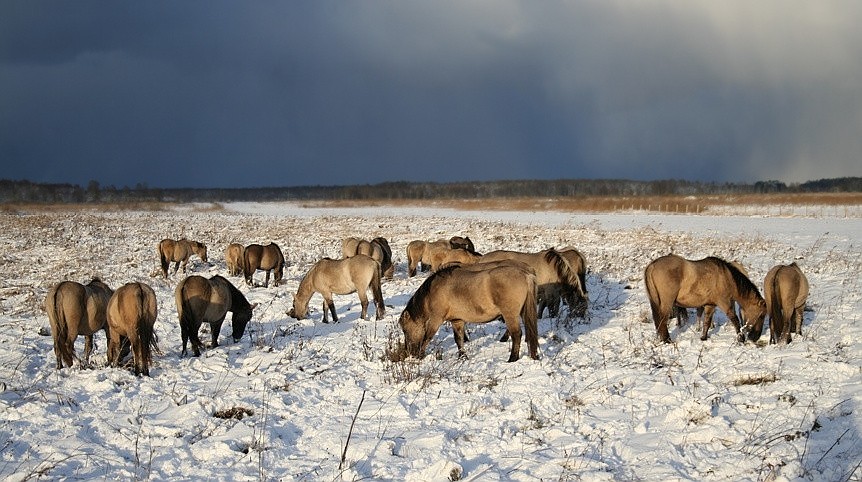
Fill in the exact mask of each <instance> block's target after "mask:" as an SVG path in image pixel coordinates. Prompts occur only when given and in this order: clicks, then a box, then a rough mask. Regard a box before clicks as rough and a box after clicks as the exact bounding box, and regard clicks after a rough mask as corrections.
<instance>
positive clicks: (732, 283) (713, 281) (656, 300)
mask: <svg viewBox="0 0 862 482" xmlns="http://www.w3.org/2000/svg"><path fill="white" fill-rule="evenodd" d="M644 282H645V284H646V292H647V297H648V298H649V303H650V308H651V310H652V316H653V322H654V323H655V329H656V332H657V333H658V336H659V339H660V340H661V341H663V342H665V343H670V341H671V340H670V334H669V333H668V328H667V324H668V318H670V316H671V314H672V313H673V312H674V306H679V307H683V308H697V307H701V306H702V307H704V308H710V309H714V308H715V307H718V308H719V309H720V310H721V311H723V312H724V314H725V315H726V316H727V317H728V319H730V322H731V323H732V324H733V327H734V329H736V332H737V334H738V335H739V341H740V342H743V341H745V338H746V336H747V337H748V339H749V340H752V341H756V340H757V338H758V337H759V336H760V329H762V327H763V318H764V317H765V315H766V303H765V302H764V300H763V297H762V296H760V292H759V291H757V287H756V286H754V283H752V282H751V280H749V279H748V277H747V276H745V275H744V274H743V273H742V272H741V271H740V270H739V269H738V268H736V267H735V266H733V265H732V264H731V263H728V262H727V261H725V260H723V259H720V258H716V257H709V258H705V259H701V260H698V261H690V260H687V259H684V258H682V257H680V256H677V255H673V254H670V255H666V256H662V257H660V258H658V259H656V260H655V261H652V262H651V263H650V264H648V265H647V267H646V270H645V271H644ZM734 301H735V302H737V303H739V306H740V311H741V314H742V318H743V322H745V323H746V324H745V327H742V328H741V327H740V322H739V318H737V316H736V312H735V310H734V309H733V302H734ZM710 325H711V323H709V322H708V321H707V320H706V319H704V323H703V331H702V333H701V336H700V339H701V340H706V339H707V337H708V334H709V328H710Z"/></svg>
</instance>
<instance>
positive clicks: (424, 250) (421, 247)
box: [407, 236, 479, 278]
mask: <svg viewBox="0 0 862 482" xmlns="http://www.w3.org/2000/svg"><path fill="white" fill-rule="evenodd" d="M444 247H448V248H451V249H458V248H461V249H465V250H467V251H469V252H471V253H473V254H479V253H477V252H476V250H475V249H474V247H473V242H472V241H470V238H468V237H463V238H462V237H461V236H452V237H451V238H449V240H448V241H447V240H445V239H438V240H437V241H422V240H419V239H417V240H415V241H410V243H408V244H407V276H409V277H411V278H412V277H413V276H416V268H417V267H418V266H419V265H421V266H422V271H428V268H430V267H431V258H430V257H431V254H432V252H433V250H434V248H444Z"/></svg>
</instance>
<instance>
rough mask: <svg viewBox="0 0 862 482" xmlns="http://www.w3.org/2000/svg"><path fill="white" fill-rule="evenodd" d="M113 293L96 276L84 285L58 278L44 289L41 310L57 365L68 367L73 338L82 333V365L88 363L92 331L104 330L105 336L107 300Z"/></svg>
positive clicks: (106, 328)
mask: <svg viewBox="0 0 862 482" xmlns="http://www.w3.org/2000/svg"><path fill="white" fill-rule="evenodd" d="M113 293H114V290H112V289H111V288H110V287H109V286H108V285H106V284H105V283H103V282H102V281H101V280H100V279H99V278H93V280H92V281H90V282H89V283H87V284H86V285H82V284H81V283H76V282H74V281H61V282H60V283H57V284H56V285H55V286H54V287H53V288H51V290H50V291H49V292H48V296H47V297H46V298H45V311H46V312H48V320H49V321H50V322H51V334H52V335H53V337H54V355H55V356H56V357H57V368H58V369H59V368H63V364H64V363H65V365H66V366H69V367H71V366H72V362H73V360H75V359H77V356H75V339H77V338H78V335H83V336H84V359H83V361H82V360H79V362H82V363H81V364H82V365H83V366H88V365H89V364H90V354H91V353H92V352H93V334H95V333H96V332H97V331H99V330H105V334H106V336H107V332H108V319H107V309H108V300H110V299H111V295H112V294H113Z"/></svg>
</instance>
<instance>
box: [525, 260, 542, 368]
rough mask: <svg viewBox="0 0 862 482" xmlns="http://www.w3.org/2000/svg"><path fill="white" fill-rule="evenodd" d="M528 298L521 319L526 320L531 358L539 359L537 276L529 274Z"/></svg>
mask: <svg viewBox="0 0 862 482" xmlns="http://www.w3.org/2000/svg"><path fill="white" fill-rule="evenodd" d="M525 278H526V281H527V296H526V298H525V299H524V305H523V306H521V319H523V320H524V331H525V332H526V337H527V346H528V347H529V349H530V356H531V357H533V358H534V359H538V357H539V353H538V348H539V311H538V309H537V307H536V276H535V275H533V274H527V275H526V276H525Z"/></svg>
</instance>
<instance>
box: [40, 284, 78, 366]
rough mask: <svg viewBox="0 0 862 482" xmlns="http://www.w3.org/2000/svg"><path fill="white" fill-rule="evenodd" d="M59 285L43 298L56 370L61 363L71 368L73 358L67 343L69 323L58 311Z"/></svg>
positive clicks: (59, 300) (64, 315) (62, 311)
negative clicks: (49, 325)
mask: <svg viewBox="0 0 862 482" xmlns="http://www.w3.org/2000/svg"><path fill="white" fill-rule="evenodd" d="M59 288H60V285H57V286H55V287H54V288H52V289H51V291H50V292H49V293H48V297H47V298H45V311H47V312H48V321H49V322H50V323H51V333H52V334H53V335H54V353H55V355H57V368H62V367H63V366H62V363H65V364H66V365H68V366H70V367H71V366H72V361H73V360H74V358H75V352H74V347H73V346H72V344H70V343H69V322H68V320H66V313H65V311H64V310H62V309H59V308H58V307H59V306H62V297H63V294H62V292H61V291H60V289H59Z"/></svg>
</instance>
